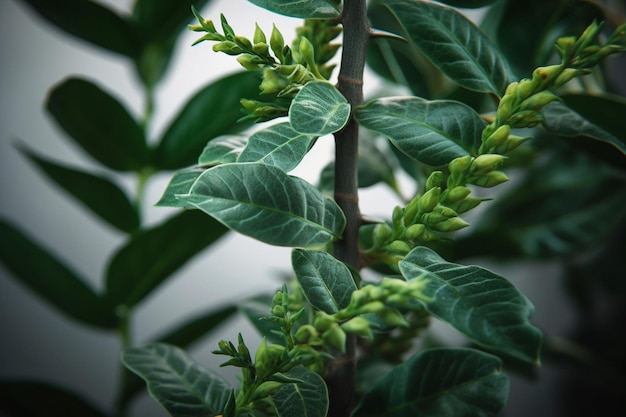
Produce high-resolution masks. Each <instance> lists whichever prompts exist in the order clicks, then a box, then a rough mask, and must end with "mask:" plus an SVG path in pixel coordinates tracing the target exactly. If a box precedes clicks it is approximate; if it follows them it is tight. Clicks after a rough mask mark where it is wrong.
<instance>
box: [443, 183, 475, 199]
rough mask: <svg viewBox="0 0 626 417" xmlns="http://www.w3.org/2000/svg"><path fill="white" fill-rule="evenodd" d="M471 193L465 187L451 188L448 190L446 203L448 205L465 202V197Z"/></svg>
mask: <svg viewBox="0 0 626 417" xmlns="http://www.w3.org/2000/svg"><path fill="white" fill-rule="evenodd" d="M470 193H471V191H470V189H469V188H467V187H466V186H464V185H459V186H456V187H454V188H450V189H448V190H446V192H445V194H446V198H445V201H446V202H447V203H456V202H457V201H461V200H463V199H464V198H465V197H467V196H468V195H470Z"/></svg>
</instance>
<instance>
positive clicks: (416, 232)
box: [404, 224, 426, 240]
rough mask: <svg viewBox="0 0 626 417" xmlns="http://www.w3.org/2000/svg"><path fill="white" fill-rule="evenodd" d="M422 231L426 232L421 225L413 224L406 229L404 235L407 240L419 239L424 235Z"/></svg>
mask: <svg viewBox="0 0 626 417" xmlns="http://www.w3.org/2000/svg"><path fill="white" fill-rule="evenodd" d="M424 230H426V226H424V225H423V224H413V225H411V226H409V227H407V229H406V232H404V235H405V236H406V238H407V239H410V240H413V239H417V238H419V237H420V236H421V235H422V234H423V233H424Z"/></svg>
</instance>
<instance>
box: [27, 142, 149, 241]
mask: <svg viewBox="0 0 626 417" xmlns="http://www.w3.org/2000/svg"><path fill="white" fill-rule="evenodd" d="M19 148H20V151H21V152H22V153H23V154H24V155H25V156H26V157H28V159H30V161H31V162H33V163H34V164H35V165H37V167H38V168H39V169H41V171H42V172H43V173H45V174H46V175H47V176H48V178H49V179H51V180H52V181H54V182H55V183H56V184H57V185H59V186H60V187H62V188H63V189H64V190H65V191H67V192H68V193H69V194H70V195H71V196H73V197H74V198H76V199H77V200H78V201H80V202H81V203H83V204H84V205H85V206H86V207H87V208H89V209H90V210H91V211H92V212H93V213H94V214H96V215H97V216H99V217H100V218H102V219H103V220H105V221H106V222H108V223H109V224H111V225H112V226H114V227H116V228H118V229H119V230H121V231H123V232H127V233H131V232H133V231H134V230H136V229H137V228H138V227H139V214H138V213H137V210H135V207H134V206H133V205H132V203H131V202H130V200H129V199H128V197H127V196H126V194H125V193H124V191H122V190H121V189H120V188H119V187H118V186H117V185H116V184H115V183H113V182H112V181H110V180H109V179H107V178H104V177H100V176H97V175H94V174H91V173H88V172H84V171H79V170H76V169H72V168H68V167H66V166H63V165H59V164H56V163H53V162H51V161H49V160H46V159H44V158H41V157H39V156H37V155H36V154H35V153H34V152H32V151H30V150H29V149H27V148H26V147H25V146H19Z"/></svg>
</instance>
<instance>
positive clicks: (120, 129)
mask: <svg viewBox="0 0 626 417" xmlns="http://www.w3.org/2000/svg"><path fill="white" fill-rule="evenodd" d="M47 109H48V111H49V112H50V114H52V116H53V117H54V119H55V120H56V122H57V123H58V124H59V125H60V126H61V127H62V128H63V129H64V130H65V131H66V132H67V133H68V134H69V135H70V136H71V137H72V138H73V139H74V141H75V142H76V143H77V144H78V145H80V146H81V147H82V148H83V149H84V150H85V151H86V152H87V153H89V154H90V155H91V156H92V157H93V158H94V159H96V160H97V161H99V162H101V163H102V164H104V165H106V166H107V167H109V168H111V169H114V170H119V171H140V170H141V169H143V168H145V167H146V166H147V164H148V157H149V153H148V147H147V146H146V142H145V138H144V134H143V131H142V129H141V127H139V125H138V124H137V122H136V121H135V120H134V119H133V118H132V116H131V115H130V114H129V113H128V111H127V110H126V109H125V108H124V107H123V106H122V104H121V103H120V102H118V101H117V100H116V99H115V98H113V97H112V96H110V95H109V94H108V93H106V92H105V91H103V90H101V89H100V88H99V87H98V86H96V85H95V84H93V83H91V82H90V81H87V80H85V79H80V78H69V79H67V80H65V81H63V82H62V83H61V84H59V85H57V86H56V87H54V89H53V90H52V91H51V93H50V95H49V97H48V102H47Z"/></svg>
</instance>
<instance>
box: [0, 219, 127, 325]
mask: <svg viewBox="0 0 626 417" xmlns="http://www.w3.org/2000/svg"><path fill="white" fill-rule="evenodd" d="M0 261H1V262H2V264H4V266H5V267H6V268H7V270H9V271H10V272H11V273H12V275H13V277H14V278H15V279H16V280H17V281H19V282H20V283H21V284H23V285H25V286H26V287H28V288H29V289H30V290H31V291H33V292H35V293H36V294H37V295H39V296H40V297H41V298H43V300H45V301H46V302H47V303H49V304H50V305H52V306H53V307H55V308H56V309H58V310H59V311H61V312H62V313H64V314H66V315H67V316H69V317H71V318H73V319H74V320H77V321H79V322H82V323H85V324H89V325H92V326H96V327H102V328H105V329H113V328H115V327H116V326H117V324H118V319H117V316H116V315H115V311H114V307H113V305H111V304H109V303H107V302H106V301H105V300H103V299H102V298H101V297H100V296H98V295H97V294H96V293H95V292H94V291H93V290H92V289H91V288H89V287H88V286H87V285H86V284H85V280H83V279H81V278H80V277H78V276H77V275H76V274H75V273H74V272H73V271H71V270H70V269H69V268H68V267H67V266H65V265H64V264H63V263H61V262H60V261H59V260H58V259H56V258H55V257H54V256H53V255H52V254H50V253H49V252H48V251H47V250H46V249H44V248H42V247H40V246H39V245H37V244H36V243H35V242H33V241H32V240H30V238H29V237H28V236H26V235H25V234H24V233H22V232H21V231H19V230H18V229H17V228H15V227H13V226H11V225H10V224H9V223H7V222H5V221H1V220H0Z"/></svg>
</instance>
